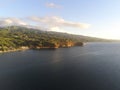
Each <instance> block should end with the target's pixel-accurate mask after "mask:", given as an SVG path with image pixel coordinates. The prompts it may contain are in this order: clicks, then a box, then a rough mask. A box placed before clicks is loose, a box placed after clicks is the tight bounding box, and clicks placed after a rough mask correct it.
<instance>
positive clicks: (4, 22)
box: [0, 18, 28, 26]
mask: <svg viewBox="0 0 120 90" xmlns="http://www.w3.org/2000/svg"><path fill="white" fill-rule="evenodd" d="M0 25H1V26H6V25H28V23H27V22H25V21H24V20H22V19H18V18H0Z"/></svg>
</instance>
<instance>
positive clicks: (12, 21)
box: [0, 16, 90, 32]
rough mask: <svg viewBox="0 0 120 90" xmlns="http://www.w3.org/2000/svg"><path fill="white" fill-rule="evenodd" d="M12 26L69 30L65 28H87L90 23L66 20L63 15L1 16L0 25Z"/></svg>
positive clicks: (59, 30)
mask: <svg viewBox="0 0 120 90" xmlns="http://www.w3.org/2000/svg"><path fill="white" fill-rule="evenodd" d="M8 25H9V26H10V25H18V26H25V27H28V28H36V29H40V30H50V31H57V32H69V31H66V30H64V28H66V27H67V28H78V29H87V28H89V27H90V24H87V23H80V22H72V21H68V20H65V19H63V18H61V17H57V16H51V17H28V18H13V17H12V18H0V26H8Z"/></svg>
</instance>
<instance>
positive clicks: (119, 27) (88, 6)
mask: <svg viewBox="0 0 120 90" xmlns="http://www.w3.org/2000/svg"><path fill="white" fill-rule="evenodd" d="M0 11H1V13H0V25H7V24H15V25H34V26H36V27H37V28H41V29H47V30H52V31H59V32H68V33H74V34H81V35H87V36H95V37H102V38H112V39H120V0H0Z"/></svg>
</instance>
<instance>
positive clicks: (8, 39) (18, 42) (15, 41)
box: [0, 26, 106, 51]
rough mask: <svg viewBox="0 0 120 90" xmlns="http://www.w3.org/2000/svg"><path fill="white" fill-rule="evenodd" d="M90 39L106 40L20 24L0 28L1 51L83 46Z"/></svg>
mask: <svg viewBox="0 0 120 90" xmlns="http://www.w3.org/2000/svg"><path fill="white" fill-rule="evenodd" d="M89 41H106V40H103V39H98V38H90V37H86V36H80V35H72V34H67V33H58V32H49V31H41V30H37V29H31V28H25V27H19V26H11V27H9V28H8V27H3V28H0V51H8V50H14V49H18V48H21V47H28V48H31V49H40V48H59V47H71V46H74V45H79V46H81V45H83V44H82V42H89Z"/></svg>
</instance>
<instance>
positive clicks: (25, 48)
mask: <svg viewBox="0 0 120 90" xmlns="http://www.w3.org/2000/svg"><path fill="white" fill-rule="evenodd" d="M75 46H81V47H82V46H84V43H83V42H82V43H78V44H75V45H71V46H69V45H68V46H61V47H35V48H30V47H28V46H22V47H20V48H16V49H11V50H4V51H0V53H7V52H16V51H24V50H30V49H33V50H46V49H58V48H71V47H75Z"/></svg>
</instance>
